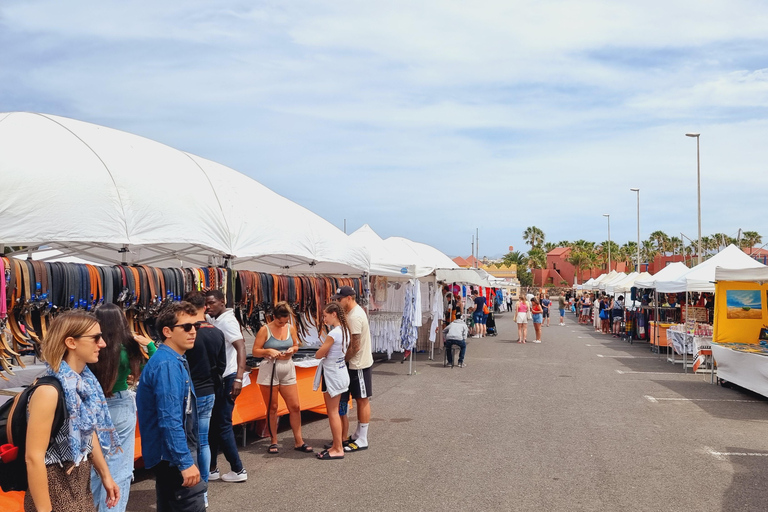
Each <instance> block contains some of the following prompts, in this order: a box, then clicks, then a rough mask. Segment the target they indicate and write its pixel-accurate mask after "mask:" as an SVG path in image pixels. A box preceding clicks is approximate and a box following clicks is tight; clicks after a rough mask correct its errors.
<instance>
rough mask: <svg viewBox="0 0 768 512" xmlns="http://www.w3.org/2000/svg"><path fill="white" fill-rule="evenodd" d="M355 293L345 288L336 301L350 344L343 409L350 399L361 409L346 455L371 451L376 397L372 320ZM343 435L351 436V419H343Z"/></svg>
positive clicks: (348, 287) (343, 417) (337, 293)
mask: <svg viewBox="0 0 768 512" xmlns="http://www.w3.org/2000/svg"><path fill="white" fill-rule="evenodd" d="M355 297H356V295H355V290H354V289H353V288H352V287H351V286H342V287H341V288H339V289H338V290H336V294H335V295H334V296H333V300H337V301H339V304H341V307H342V308H344V312H345V313H346V314H347V325H348V326H349V334H350V338H351V339H350V342H349V348H348V349H347V354H346V356H345V360H346V361H347V367H348V371H349V391H348V392H347V393H344V394H343V395H342V396H341V400H340V407H346V404H347V402H349V395H350V394H351V395H352V398H354V399H355V404H356V405H357V429H356V430H355V433H354V434H352V435H351V436H349V438H348V439H347V441H345V443H344V451H346V452H356V451H359V450H366V449H368V423H369V422H370V421H371V403H370V397H371V395H372V394H373V388H372V387H371V366H373V353H372V351H371V330H370V327H369V325H368V316H367V315H366V314H365V310H364V309H363V308H361V307H360V305H358V303H357V301H356V300H355ZM341 421H342V434H343V437H344V438H346V437H347V435H348V434H349V417H348V416H347V415H346V414H344V415H342V416H341Z"/></svg>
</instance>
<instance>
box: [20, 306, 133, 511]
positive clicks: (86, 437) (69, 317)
mask: <svg viewBox="0 0 768 512" xmlns="http://www.w3.org/2000/svg"><path fill="white" fill-rule="evenodd" d="M104 346H105V344H104V341H103V340H102V338H101V329H100V327H99V323H98V322H97V321H96V318H95V317H94V316H93V315H91V314H88V313H85V312H81V311H73V312H68V313H64V314H61V315H59V316H57V317H56V318H55V319H54V320H53V322H51V327H50V329H49V330H48V335H47V336H46V337H45V339H44V340H43V342H42V354H43V360H44V361H45V365H46V371H45V373H44V375H51V376H53V377H55V378H56V379H57V380H58V381H59V382H60V383H61V387H62V389H63V394H64V402H65V404H66V411H65V414H64V423H63V424H62V426H61V428H60V429H59V430H58V432H55V433H53V434H55V435H54V436H52V435H51V434H52V432H51V430H52V429H53V421H54V412H55V410H56V406H57V404H58V402H59V392H58V391H57V390H56V388H54V387H53V386H50V385H45V386H40V387H39V388H38V389H37V390H35V393H34V394H33V395H32V396H31V398H30V399H29V404H28V405H27V411H28V413H29V417H28V425H27V444H26V450H27V453H26V460H27V477H28V481H29V491H28V492H27V494H26V496H25V497H24V510H25V511H27V512H33V511H45V512H48V511H50V510H55V511H56V512H82V511H87V510H95V509H94V504H93V496H92V494H91V486H90V480H91V464H93V467H94V468H95V469H96V472H97V473H98V474H99V476H100V477H101V482H102V485H103V486H104V489H105V491H106V505H107V506H108V507H114V506H115V505H116V504H117V502H118V501H119V500H120V488H119V487H118V485H117V484H116V483H115V481H114V480H113V479H112V476H111V475H110V473H109V468H108V466H107V463H106V461H105V460H104V452H102V447H103V449H104V450H106V453H108V454H113V453H116V452H117V451H118V450H120V445H119V441H118V437H117V433H116V432H115V427H114V426H113V425H112V420H111V419H110V416H109V409H108V408H107V403H106V399H105V398H104V392H103V391H102V389H101V386H100V385H99V382H98V381H97V380H96V377H95V376H94V375H93V373H91V370H89V369H88V367H87V366H86V365H87V364H88V363H96V362H97V361H98V360H99V351H100V350H101V349H102V348H104ZM52 438H53V442H52V444H51V446H50V447H49V446H48V444H49V441H50V440H51V439H52Z"/></svg>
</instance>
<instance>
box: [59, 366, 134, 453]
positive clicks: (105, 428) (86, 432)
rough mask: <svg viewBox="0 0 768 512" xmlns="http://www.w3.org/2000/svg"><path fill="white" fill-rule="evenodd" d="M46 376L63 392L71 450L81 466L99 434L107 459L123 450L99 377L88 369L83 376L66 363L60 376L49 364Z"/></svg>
mask: <svg viewBox="0 0 768 512" xmlns="http://www.w3.org/2000/svg"><path fill="white" fill-rule="evenodd" d="M45 375H53V376H54V377H56V378H57V379H58V380H59V382H61V387H62V388H63V389H64V400H65V402H66V404H67V415H68V417H69V449H70V450H71V451H72V455H73V457H74V458H75V460H74V462H75V465H79V464H80V463H81V462H82V461H83V460H85V459H86V457H88V454H89V449H88V447H89V442H90V440H91V437H92V436H93V432H94V431H95V432H96V435H97V437H98V438H99V444H100V445H101V449H102V451H103V452H104V455H105V456H106V455H108V454H113V453H116V452H117V451H118V450H121V448H120V440H119V439H118V437H117V432H116V431H115V426H114V425H113V424H112V417H111V416H110V415H109V409H108V408H107V399H106V398H104V392H103V391H102V389H101V385H100V384H99V381H98V380H96V376H95V375H94V374H93V373H92V372H91V370H90V369H89V368H88V367H87V366H86V367H85V369H84V370H83V372H82V373H76V372H75V371H74V370H73V369H72V368H70V366H69V365H68V364H67V362H66V361H62V362H61V365H60V367H59V371H58V372H54V371H53V368H51V367H50V366H49V365H48V364H46V371H45Z"/></svg>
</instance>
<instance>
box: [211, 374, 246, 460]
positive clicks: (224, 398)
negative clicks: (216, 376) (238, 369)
mask: <svg viewBox="0 0 768 512" xmlns="http://www.w3.org/2000/svg"><path fill="white" fill-rule="evenodd" d="M236 376H237V374H234V373H233V374H232V375H228V376H227V377H224V379H223V381H222V389H221V395H220V396H217V397H216V404H215V405H214V406H213V415H212V421H211V423H212V426H211V429H210V432H211V433H213V434H214V435H210V436H208V444H209V445H210V447H211V471H213V470H214V469H216V468H217V467H218V466H217V464H218V462H217V459H218V458H219V449H221V451H222V452H224V457H226V459H227V462H229V466H230V468H231V470H232V471H234V472H235V473H239V472H240V471H241V470H242V469H243V463H242V462H241V461H240V454H239V453H238V452H237V441H236V440H235V431H234V430H232V410H233V409H234V408H235V399H234V398H232V395H230V392H231V391H232V385H233V384H234V383H235V377H236Z"/></svg>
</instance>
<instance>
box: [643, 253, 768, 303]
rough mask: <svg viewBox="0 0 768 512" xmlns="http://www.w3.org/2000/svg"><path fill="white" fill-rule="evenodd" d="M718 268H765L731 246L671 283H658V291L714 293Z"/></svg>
mask: <svg viewBox="0 0 768 512" xmlns="http://www.w3.org/2000/svg"><path fill="white" fill-rule="evenodd" d="M717 267H725V268H729V269H739V268H741V269H744V268H765V265H763V264H762V263H760V262H758V261H755V260H754V259H752V258H751V257H749V256H748V255H746V254H745V253H744V251H742V250H741V249H739V248H738V247H736V246H735V245H733V244H731V245H729V246H728V247H726V248H725V249H723V250H722V251H720V252H719V253H717V254H715V255H714V256H712V257H711V258H709V259H708V260H706V261H704V262H702V263H701V264H700V265H696V266H695V267H693V268H692V269H690V270H689V271H688V272H686V273H685V274H683V275H682V276H680V277H678V278H677V279H675V280H670V281H661V282H659V281H657V282H656V290H657V291H659V292H661V293H679V292H684V291H689V292H714V291H715V284H714V280H715V270H716V268H717Z"/></svg>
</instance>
